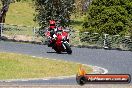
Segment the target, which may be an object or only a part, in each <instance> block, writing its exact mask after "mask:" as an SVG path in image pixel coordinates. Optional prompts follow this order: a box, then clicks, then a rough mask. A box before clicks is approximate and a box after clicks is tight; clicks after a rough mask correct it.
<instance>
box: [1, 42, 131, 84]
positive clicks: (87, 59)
mask: <svg viewBox="0 0 132 88" xmlns="http://www.w3.org/2000/svg"><path fill="white" fill-rule="evenodd" d="M72 50H73V54H72V55H68V54H66V53H63V54H56V53H55V52H54V50H52V49H51V48H48V47H47V46H45V45H36V44H24V43H15V42H5V41H0V52H13V53H21V54H28V55H32V56H37V57H46V58H55V59H59V60H66V61H74V62H79V63H83V64H88V65H95V66H100V67H103V68H106V69H108V71H109V72H108V73H112V74H130V75H132V52H131V51H118V50H104V49H89V48H75V47H72ZM62 69H63V68H62ZM0 83H1V82H0ZM2 83H6V82H2ZM9 83H17V84H37V85H38V84H46V85H47V84H48V85H49V84H52V85H56V84H59V85H67V84H68V85H76V80H75V77H71V78H63V79H50V80H29V81H13V82H9Z"/></svg>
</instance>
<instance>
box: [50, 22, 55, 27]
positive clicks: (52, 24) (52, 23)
mask: <svg viewBox="0 0 132 88" xmlns="http://www.w3.org/2000/svg"><path fill="white" fill-rule="evenodd" d="M54 28H55V21H54V20H50V29H54Z"/></svg>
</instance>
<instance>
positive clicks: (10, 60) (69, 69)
mask: <svg viewBox="0 0 132 88" xmlns="http://www.w3.org/2000/svg"><path fill="white" fill-rule="evenodd" d="M75 59H76V58H75ZM78 67H79V65H78V64H77V63H73V62H65V61H56V60H51V59H46V58H43V59H40V58H36V57H31V56H28V55H21V54H15V53H0V79H21V78H43V77H56V76H67V75H74V74H76V73H77V71H78ZM84 68H86V70H87V72H88V73H89V72H92V69H91V68H90V67H86V66H84Z"/></svg>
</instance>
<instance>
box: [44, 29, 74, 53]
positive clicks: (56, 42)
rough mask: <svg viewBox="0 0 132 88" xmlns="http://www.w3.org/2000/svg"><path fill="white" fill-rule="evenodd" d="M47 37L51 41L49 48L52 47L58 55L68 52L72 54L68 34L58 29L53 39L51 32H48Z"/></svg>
mask: <svg viewBox="0 0 132 88" xmlns="http://www.w3.org/2000/svg"><path fill="white" fill-rule="evenodd" d="M45 35H46V36H47V38H48V40H49V47H52V49H54V50H55V51H56V52H57V53H61V52H67V53H68V54H72V50H71V47H70V45H69V34H68V32H65V31H63V30H62V29H61V28H58V31H57V32H56V33H54V34H53V37H51V31H47V32H46V33H45Z"/></svg>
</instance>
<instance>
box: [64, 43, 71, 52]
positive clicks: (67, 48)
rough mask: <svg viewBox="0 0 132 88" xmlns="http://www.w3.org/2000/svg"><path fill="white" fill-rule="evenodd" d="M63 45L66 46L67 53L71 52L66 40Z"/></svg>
mask: <svg viewBox="0 0 132 88" xmlns="http://www.w3.org/2000/svg"><path fill="white" fill-rule="evenodd" d="M64 45H65V47H66V52H67V53H68V54H72V50H71V47H70V45H69V44H68V43H67V42H66V43H64Z"/></svg>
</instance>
